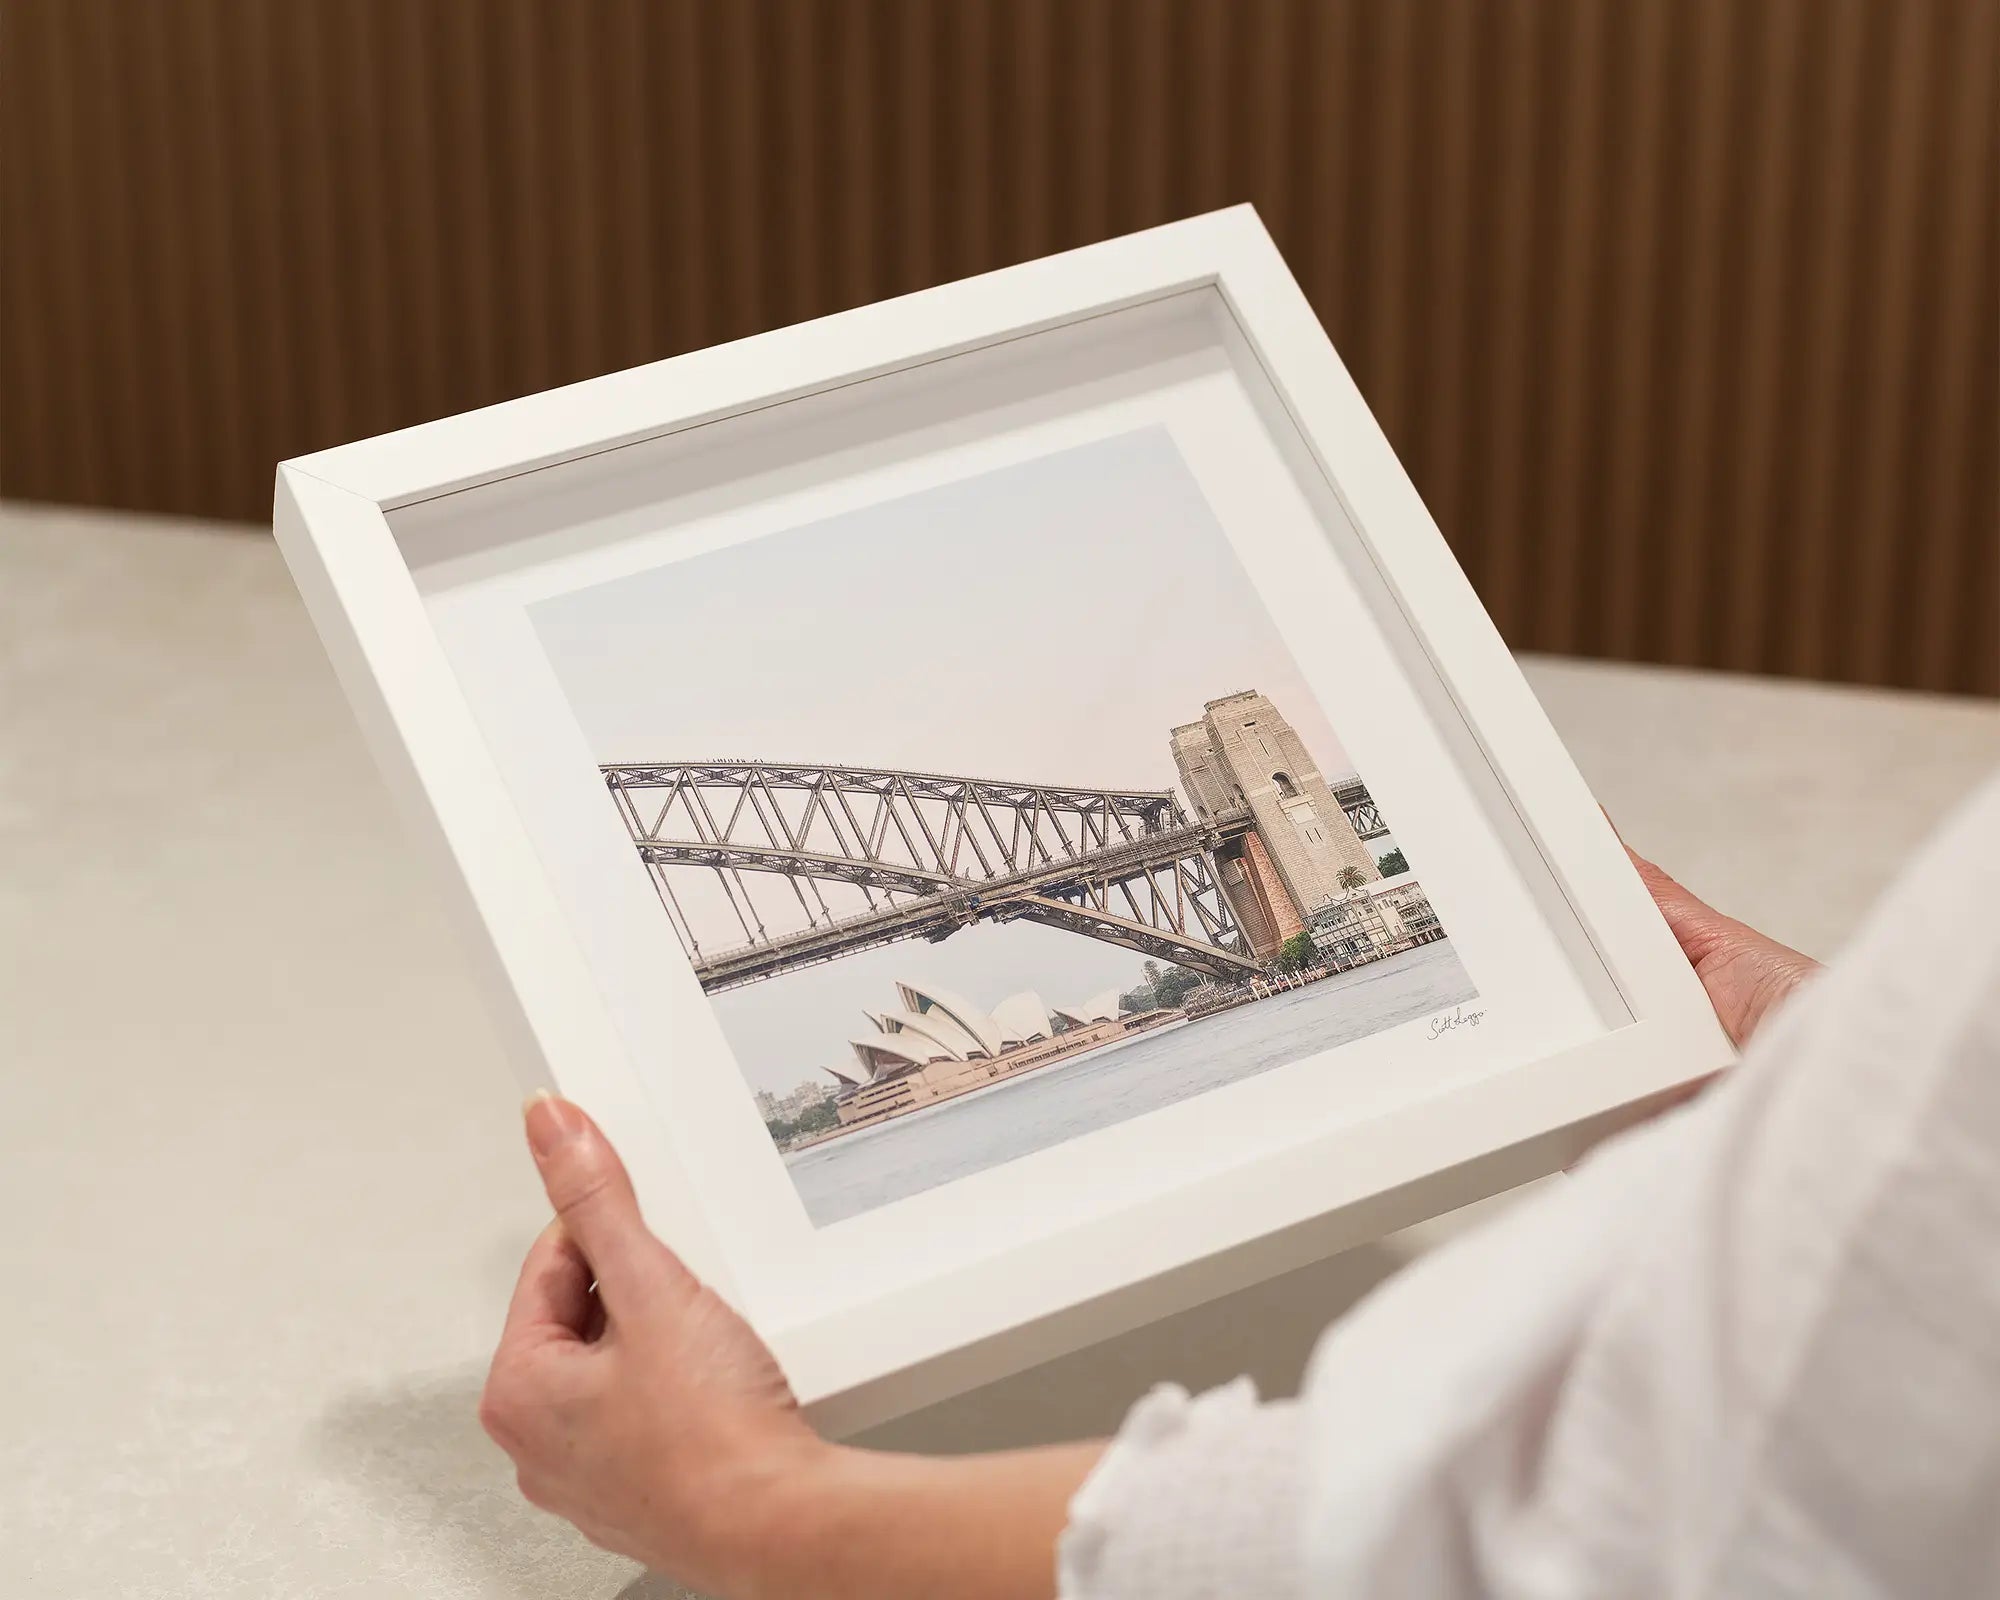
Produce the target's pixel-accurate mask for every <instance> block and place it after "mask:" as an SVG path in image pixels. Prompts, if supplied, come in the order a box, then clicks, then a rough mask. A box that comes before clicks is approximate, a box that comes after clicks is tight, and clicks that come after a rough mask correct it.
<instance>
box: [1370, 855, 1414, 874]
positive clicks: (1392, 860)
mask: <svg viewBox="0 0 2000 1600" xmlns="http://www.w3.org/2000/svg"><path fill="white" fill-rule="evenodd" d="M1375 870H1376V871H1377V872H1379V873H1381V874H1382V876H1383V877H1385V878H1393V877H1395V876H1396V874H1397V873H1399V872H1408V871H1409V870H1410V864H1409V862H1407V861H1405V860H1404V859H1403V852H1402V850H1401V849H1395V850H1391V851H1390V852H1389V853H1388V854H1387V855H1386V856H1377V857H1376V858H1375Z"/></svg>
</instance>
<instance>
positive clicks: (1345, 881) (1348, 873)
mask: <svg viewBox="0 0 2000 1600" xmlns="http://www.w3.org/2000/svg"><path fill="white" fill-rule="evenodd" d="M1367 881H1368V874H1367V873H1365V872H1363V871H1362V870H1361V869H1360V868H1359V867H1342V868H1341V869H1340V886H1341V888H1343V889H1358V888H1360V887H1361V886H1362V885H1363V884H1364V883H1366V882H1367Z"/></svg>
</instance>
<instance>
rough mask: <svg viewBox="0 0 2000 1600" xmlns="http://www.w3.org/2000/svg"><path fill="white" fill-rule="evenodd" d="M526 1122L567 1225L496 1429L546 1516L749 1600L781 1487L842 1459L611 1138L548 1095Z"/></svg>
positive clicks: (522, 1303) (550, 1248)
mask: <svg viewBox="0 0 2000 1600" xmlns="http://www.w3.org/2000/svg"><path fill="white" fill-rule="evenodd" d="M526 1123H527V1135H528V1144H529V1148H530V1149H531V1150H532V1151H533V1153H534V1157H535V1165H536V1166H537V1167H538V1168H539V1169H540V1172H541V1175H542V1183H543V1186H544V1187H545V1188H546V1189H547V1191H548V1196H549V1201H550V1203H551V1204H552V1205H553V1206H554V1207H555V1212H556V1220H555V1221H553V1222H552V1223H550V1224H549V1226H548V1228H547V1229H545V1230H544V1231H543V1233H542V1235H541V1237H540V1238H538V1239H537V1240H536V1241H535V1243H534V1245H533V1246H532V1247H531V1248H530V1249H529V1251H528V1257H527V1260H526V1262H525V1263H524V1264H523V1265H522V1268H521V1280H520V1284H519V1286H518V1287H517V1288H516V1290H515V1291H514V1299H513V1303H512V1305H511V1306H509V1308H508V1311H507V1322H506V1327H505V1329H504V1331H503V1332H502V1333H501V1336H500V1345H499V1348H498V1350H496V1351H495V1353H494V1356H493V1365H492V1369H491V1370H490V1372H489V1373H488V1374H487V1379H486V1389H485V1392H484V1394H483V1395H482V1396H481V1398H480V1402H479V1420H480V1422H481V1424H482V1425H483V1426H484V1427H485V1429H486V1431H487V1432H488V1433H489V1434H490V1435H492V1437H493V1440H494V1442H495V1443H497V1444H498V1445H499V1446H500V1447H501V1448H502V1449H503V1450H505V1451H506V1452H507V1454H508V1455H509V1456H511V1457H512V1458H513V1460H514V1464H515V1467H516V1468H517V1469H518V1478H519V1482H520V1487H521V1493H522V1494H523V1495H524V1496H526V1497H527V1499H528V1500H529V1501H530V1502H532V1503H533V1504H535V1505H537V1506H540V1507H541V1508H542V1509H543V1510H545V1511H552V1512H554V1513H555V1514H556V1515H558V1516H561V1517H566V1518H568V1519H569V1521H571V1522H573V1523H575V1524H576V1526H577V1527H578V1528H580V1529H581V1530H582V1531H583V1532H584V1534H585V1535H586V1536H587V1537H589V1538H590V1539H591V1540H592V1541H593V1542H595V1543H597V1544H600V1545H602V1546H604V1547H605V1548H606V1549H608V1550H615V1551H617V1552H619V1553H620V1554H622V1555H627V1556H631V1557H633V1558H634V1559H635V1560H639V1561H643V1562H645V1563H646V1564H647V1565H648V1566H651V1567H654V1568H657V1569H659V1570H661V1571H664V1572H667V1573H669V1574H671V1575H672V1576H674V1577H675V1578H678V1579H680V1580H682V1581H683V1582H686V1583H690V1584H693V1585H694V1586H696V1587H698V1588H701V1589H703V1590H704V1591H707V1592H710V1593H727V1592H735V1591H736V1590H737V1588H738V1583H737V1575H738V1574H739V1572H740V1571H741V1569H742V1567H743V1566H744V1564H745V1562H746V1560H747V1559H748V1555H747V1553H748V1552H749V1551H751V1550H752V1549H754V1547H755V1546H756V1545H757V1543H758V1542H759V1541H760V1540H762V1539H763V1537H764V1529H763V1528H762V1527H761V1525H760V1524H761V1523H762V1521H764V1520H766V1519H767V1517H768V1515H769V1513H770V1508H772V1507H773V1506H775V1505H776V1504H778V1503H779V1502H780V1500H781V1499H782V1497H781V1496H780V1495H779V1494H778V1493H777V1489H778V1487H779V1486H780V1484H782V1483H785V1482H787V1481H790V1482H792V1483H796V1482H797V1481H798V1480H799V1479H800V1478H801V1477H802V1476H805V1475H806V1474H807V1473H808V1472H809V1470H810V1469H811V1468H813V1467H814V1466H816V1465H817V1463H818V1460H819V1458H820V1456H821V1455H822V1454H824V1453H826V1452H828V1451H830V1449H831V1447H829V1446H827V1445H824V1444H823V1443H822V1442H821V1441H820V1439H819V1437H818V1436H817V1435H816V1434H815V1433H814V1432H813V1431H812V1429H811V1428H810V1427H809V1426H808V1425H807V1424H806V1422H805V1419H804V1418H803V1417H802V1416H801V1415H800V1413H799V1410H798V1407H797V1405H796V1404H795V1402H794V1401H793V1398H792V1393H791V1389H790V1387H789V1385H787V1383H786V1382H785V1376H784V1374H783V1373H782V1372H781V1371H780V1370H779V1368H778V1364H777V1362H776V1361H775V1360H774V1359H773V1358H772V1356H771V1353H770V1351H769V1350H768V1349H767V1348H766V1347H765V1345H764V1343H763V1341H762V1340H760V1339H759V1338H758V1337H757V1335H756V1334H755V1333H753V1332H752V1331H751V1330H750V1327H749V1325H748V1324H747V1323H745V1322H744V1321H743V1319H742V1318H741V1317H739V1316H737V1315H736V1313H735V1312H734V1311H732V1310H730V1308H729V1307H728V1306H726V1305H725V1304H723V1302H722V1300H721V1299H720V1298H719V1297H718V1296H717V1295H716V1294H715V1293H714V1292H713V1291H712V1290H710V1289H708V1288H707V1287H705V1286H704V1285H703V1284H701V1283H700V1282H699V1281H698V1280H697V1279H696V1278H695V1277H694V1275H693V1274H692V1273H690V1272H689V1271H688V1269H687V1268H686V1267H685V1266H684V1265H682V1263H681V1261H680V1258H679V1257H677V1256H676V1255H675V1254H674V1253H673V1252H672V1251H671V1250H669V1249H668V1248H667V1247H666V1246H665V1245H664V1244H662V1243H661V1242H660V1241H659V1240H658V1239H656V1238H655V1237H654V1236H653V1234H652V1233H651V1232H650V1231H649V1230H648V1229H647V1227H646V1224H645V1221H644V1219H643V1218H642V1217H641V1216H640V1214H639V1203H638V1200H637V1198H636V1197H635V1196H634V1194H633V1192H632V1184H631V1180H630V1179H629V1178H628V1177H627V1175H626V1172H625V1167H624V1164H623V1163H622V1162H621V1161H620V1160H619V1159H618V1156H617V1153H616V1152H615V1151H614V1150H613V1149H612V1148H611V1144H610V1141H609V1140H607V1139H606V1138H605V1137H604V1135H603V1133H602V1132H601V1131H600V1130H599V1129H598V1127H597V1125H596V1124H595V1123H594V1122H592V1121H591V1120H590V1118H589V1117H588V1116H586V1115H585V1114H584V1113H583V1111H581V1110H580V1109H579V1108H578V1107H576V1106H574V1105H572V1104H570V1103H569V1102H568V1101H566V1100H558V1099H555V1098H553V1097H551V1096H548V1095H540V1096H537V1097H536V1098H535V1099H533V1100H531V1101H529V1102H528V1105H527V1107H526ZM593 1285H594V1287H593Z"/></svg>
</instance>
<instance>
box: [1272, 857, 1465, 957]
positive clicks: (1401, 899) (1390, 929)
mask: <svg viewBox="0 0 2000 1600" xmlns="http://www.w3.org/2000/svg"><path fill="white" fill-rule="evenodd" d="M1306 932H1307V933H1308V934H1309V935H1311V937H1312V942H1313V948H1314V950H1316V951H1317V952H1318V953H1319V957H1320V959H1321V960H1322V961H1323V962H1325V963H1326V964H1328V965H1329V966H1332V967H1335V968H1337V969H1340V970H1345V969H1346V968H1348V967H1355V966H1360V965H1361V964H1362V963H1364V962H1368V961H1379V960H1381V959H1382V957H1384V956H1391V955H1396V954H1398V953H1400V952H1401V951H1404V950H1409V949H1413V948H1415V947H1416V946H1417V945H1420V944H1429V943H1431V942H1432V941H1434V940H1437V939H1442V938H1443V937H1444V927H1443V925H1442V924H1441V923H1440V922H1439V921H1438V918H1437V913H1436V912H1435V911H1434V910H1432V909H1431V902H1430V897H1429V896H1428V895H1426V894H1425V893H1424V891H1423V887H1422V885H1420V884H1418V883H1417V882H1416V881H1415V880H1414V879H1412V878H1408V877H1399V878H1396V879H1394V880H1393V881H1391V882H1388V883H1381V882H1377V883H1373V884H1369V885H1367V886H1366V887H1364V888H1359V889H1352V890H1349V891H1348V892H1347V893H1345V894H1341V895H1338V896H1335V897H1334V898H1333V899H1330V900H1328V901H1326V902H1325V903H1323V904H1321V905H1318V906H1315V907H1314V908H1313V910H1312V912H1311V913H1310V914H1309V915H1308V916H1307V917H1306Z"/></svg>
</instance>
